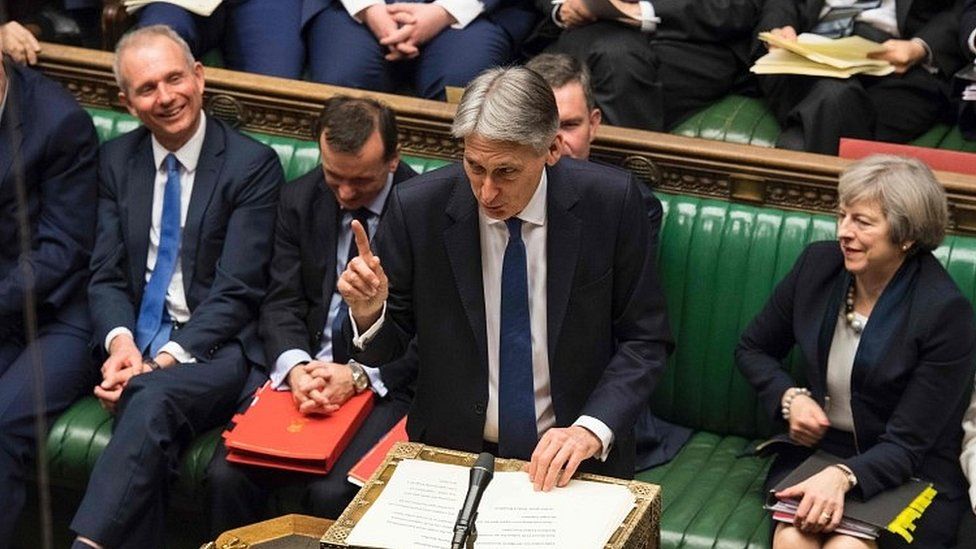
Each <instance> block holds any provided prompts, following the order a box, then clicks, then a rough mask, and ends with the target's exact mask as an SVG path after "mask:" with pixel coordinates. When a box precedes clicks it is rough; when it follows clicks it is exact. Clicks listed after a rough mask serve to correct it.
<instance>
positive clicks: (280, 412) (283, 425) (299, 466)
mask: <svg viewBox="0 0 976 549" xmlns="http://www.w3.org/2000/svg"><path fill="white" fill-rule="evenodd" d="M372 409H373V392H372V391H363V392H362V393H360V394H358V395H356V396H354V397H352V398H351V399H349V401H347V402H346V403H345V404H343V405H342V407H341V408H339V410H337V411H336V412H334V413H332V414H329V415H314V416H305V415H302V414H301V413H299V411H298V409H297V408H296V407H295V403H294V401H292V397H291V392H290V391H275V390H273V389H271V387H270V386H269V385H265V386H264V387H262V388H261V389H258V391H257V393H256V394H255V396H254V403H253V404H252V405H251V407H250V408H248V409H247V411H246V412H244V413H243V414H238V415H236V416H234V419H233V421H234V423H235V426H234V430H233V431H224V444H226V445H227V461H231V462H234V463H245V464H248V465H259V466H262V467H274V468H276V469H287V470H290V471H301V472H305V473H315V474H320V475H324V474H326V473H328V472H329V470H330V469H332V465H333V464H334V463H335V461H336V459H338V458H339V456H340V455H341V454H342V451H343V450H345V449H346V446H348V445H349V441H350V440H352V436H353V435H354V434H355V433H356V430H357V429H359V426H360V425H362V423H363V420H365V419H366V416H367V415H369V412H370V411H371V410H372Z"/></svg>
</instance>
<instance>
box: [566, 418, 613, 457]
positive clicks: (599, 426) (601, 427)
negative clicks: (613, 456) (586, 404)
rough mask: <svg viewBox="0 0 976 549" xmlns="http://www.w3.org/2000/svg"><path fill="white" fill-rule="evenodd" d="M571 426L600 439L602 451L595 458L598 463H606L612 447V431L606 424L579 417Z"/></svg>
mask: <svg viewBox="0 0 976 549" xmlns="http://www.w3.org/2000/svg"><path fill="white" fill-rule="evenodd" d="M573 425H579V426H580V427H582V428H584V429H586V430H587V431H589V432H591V433H593V434H594V435H596V438H598V439H600V444H602V445H603V449H602V450H601V451H600V453H599V454H597V455H596V456H595V457H596V458H597V459H598V460H600V461H606V460H607V456H608V455H609V454H610V448H611V447H612V446H613V431H611V430H610V428H609V427H607V424H606V423H603V422H602V421H600V420H599V419H597V418H595V417H593V416H580V417H579V419H577V420H576V421H575V422H574V423H573Z"/></svg>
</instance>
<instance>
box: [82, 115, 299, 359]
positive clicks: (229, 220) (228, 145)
mask: <svg viewBox="0 0 976 549" xmlns="http://www.w3.org/2000/svg"><path fill="white" fill-rule="evenodd" d="M155 174H156V169H155V166H154V164H153V155H152V143H151V140H150V134H149V131H148V130H147V129H145V128H144V127H141V128H138V129H136V130H134V131H131V132H129V133H127V134H125V135H123V136H121V137H119V138H117V139H113V140H112V141H109V142H108V143H106V144H105V145H104V146H103V147H102V152H101V160H100V163H99V180H100V181H99V185H100V186H99V200H98V240H97V241H96V244H95V250H94V253H93V256H92V280H91V284H90V285H89V288H88V295H89V299H90V301H91V311H92V317H93V321H94V324H95V341H96V343H98V345H99V347H101V346H102V342H103V341H104V340H105V336H106V335H107V334H108V332H109V331H110V330H111V329H113V328H115V327H117V326H125V327H127V328H129V329H130V330H133V331H135V323H136V315H137V314H138V312H139V303H140V302H141V300H142V292H143V288H144V286H145V284H146V283H145V280H146V279H145V273H146V254H147V253H148V251H149V228H150V225H151V222H152V221H151V213H152V200H153V181H154V178H155ZM283 180H284V175H283V174H282V171H281V164H279V162H278V157H277V156H276V155H275V153H274V151H272V150H271V149H270V148H268V147H266V146H264V145H262V144H260V143H258V142H256V141H254V140H253V139H250V138H248V137H245V136H243V135H241V134H240V133H238V132H237V131H235V130H234V129H232V128H231V127H230V126H228V125H226V124H224V123H223V122H221V121H220V120H217V119H215V118H213V117H207V130H206V135H205V137H204V140H203V149H202V151H201V153H200V162H199V164H198V165H197V173H196V177H195V179H194V182H193V192H192V194H191V197H190V204H189V211H188V212H187V218H186V222H185V226H184V228H183V234H182V240H181V242H180V259H181V261H182V269H183V284H184V286H183V290H184V291H185V292H186V300H187V305H189V308H190V313H191V318H190V321H189V322H187V323H186V325H184V326H183V328H182V329H180V330H179V331H175V332H173V335H172V337H171V339H172V341H175V342H176V343H179V344H180V345H181V346H182V347H183V348H184V349H185V350H186V351H187V352H189V353H190V354H191V355H193V356H194V357H195V358H197V360H206V359H208V358H209V357H210V356H211V355H212V354H213V352H214V351H215V350H216V349H217V348H218V347H220V346H221V345H222V344H224V343H226V342H228V341H232V340H237V341H238V342H240V343H241V345H242V347H243V349H244V352H245V354H246V356H247V358H248V359H249V360H250V361H251V362H252V363H255V364H263V363H264V353H263V352H262V349H261V344H260V341H259V340H258V337H257V315H258V306H259V304H260V302H261V298H262V297H264V292H265V288H266V286H267V277H268V272H267V271H268V262H269V260H270V257H271V241H272V238H271V235H272V231H273V230H274V215H275V206H276V204H277V198H278V189H279V187H280V186H281V184H282V183H283Z"/></svg>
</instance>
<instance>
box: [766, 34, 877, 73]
mask: <svg viewBox="0 0 976 549" xmlns="http://www.w3.org/2000/svg"><path fill="white" fill-rule="evenodd" d="M759 39H760V40H762V41H763V42H766V43H767V44H769V46H771V47H773V49H772V50H770V52H769V53H767V54H766V55H764V56H762V57H760V58H759V59H758V60H757V61H756V64H755V65H753V66H752V68H751V69H749V70H751V71H752V72H754V73H756V74H800V75H806V76H824V77H828V78H850V77H851V76H853V75H855V74H867V75H871V76H884V75H886V74H891V73H892V72H894V71H895V68H894V66H892V64H891V63H889V62H888V61H885V60H883V59H871V58H869V57H868V54H870V53H875V52H882V51H884V50H885V47H884V46H882V45H881V44H878V43H877V42H872V41H870V40H867V39H865V38H861V37H860V36H848V37H846V38H838V39H830V38H824V37H823V36H819V35H816V34H801V35H800V36H799V37H797V40H796V41H795V42H794V41H792V40H784V39H782V38H780V37H779V36H777V35H775V34H772V33H769V32H762V33H759Z"/></svg>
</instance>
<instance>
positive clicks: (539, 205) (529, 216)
mask: <svg viewBox="0 0 976 549" xmlns="http://www.w3.org/2000/svg"><path fill="white" fill-rule="evenodd" d="M548 186H549V177H548V176H547V175H546V169H545V168H543V169H542V175H541V176H540V177H539V186H538V187H536V188H535V193H534V194H533V195H532V198H530V199H529V203H528V204H526V205H525V208H522V211H521V212H519V213H518V214H516V215H515V217H517V218H519V219H521V220H522V221H524V222H525V223H528V224H530V225H536V226H539V227H542V226H545V224H546V193H547V192H548ZM478 214H479V215H481V216H483V217H484V218H485V219H486V220H487V221H488V223H491V224H495V223H505V220H504V219H494V218H491V217H489V216H488V215H486V214H485V213H484V211H482V210H481V208H478Z"/></svg>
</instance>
